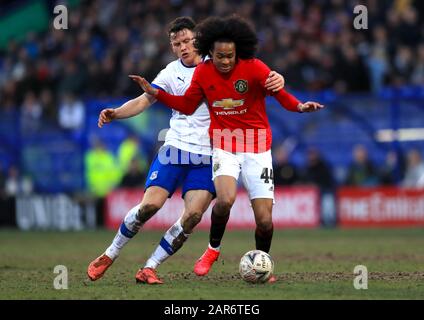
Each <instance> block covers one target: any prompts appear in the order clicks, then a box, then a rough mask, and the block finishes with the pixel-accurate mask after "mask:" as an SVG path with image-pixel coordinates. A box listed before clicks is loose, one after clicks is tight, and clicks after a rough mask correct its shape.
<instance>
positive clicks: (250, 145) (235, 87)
mask: <svg viewBox="0 0 424 320" xmlns="http://www.w3.org/2000/svg"><path fill="white" fill-rule="evenodd" d="M256 45H257V37H256V34H255V32H254V30H253V29H252V27H251V26H250V25H249V24H248V23H247V22H246V21H244V20H243V19H241V18H240V17H237V16H231V17H227V18H216V17H212V18H208V19H206V20H205V21H204V22H202V23H201V24H199V25H198V28H197V34H196V42H195V46H196V48H197V50H198V52H199V54H200V55H202V56H203V57H206V56H208V55H209V56H210V57H211V59H210V60H206V61H205V62H204V63H201V64H199V65H198V66H197V68H196V70H195V73H194V75H193V78H192V82H191V85H190V87H189V88H188V89H187V91H186V93H185V94H184V96H173V95H170V94H168V93H166V92H164V91H162V90H158V89H155V88H153V87H152V86H150V84H149V83H148V82H147V81H146V80H145V79H144V78H142V77H140V76H130V77H131V78H132V79H133V80H134V81H136V82H137V83H138V84H139V85H140V86H141V87H142V88H143V90H144V91H146V92H147V93H149V94H151V95H153V96H155V97H156V98H157V99H158V100H159V101H161V102H163V103H165V104H166V105H168V106H171V107H172V108H173V109H175V110H178V111H180V112H182V113H186V114H191V113H193V112H194V111H195V110H196V108H197V106H198V105H199V102H200V101H201V100H202V99H206V100H207V103H208V109H209V114H210V117H211V124H210V128H209V135H210V138H211V141H212V146H213V151H212V161H213V174H212V176H213V180H214V185H215V189H216V193H217V198H216V202H215V205H214V207H213V209H212V216H211V229H210V235H209V246H208V248H207V250H206V251H205V253H204V254H203V255H202V256H201V257H200V258H199V260H198V261H197V262H196V264H195V267H194V272H195V273H196V274H197V275H199V276H203V275H206V274H207V273H208V272H209V270H210V268H211V266H212V264H213V263H214V262H215V261H216V260H217V259H218V256H219V248H220V244H221V240H222V237H223V235H224V232H225V227H226V224H227V222H228V219H229V216H230V210H231V207H232V205H233V203H234V201H235V198H236V195H237V180H238V178H239V175H240V173H241V175H242V178H243V182H244V186H245V188H246V190H247V191H248V194H249V198H250V200H251V205H252V208H253V211H254V215H255V221H256V230H255V240H256V249H258V250H262V251H265V252H269V250H270V247H271V240H272V235H273V223H272V206H273V200H274V185H273V171H272V157H271V150H270V148H271V140H272V138H271V129H270V125H269V122H268V117H267V115H266V110H265V97H266V96H267V95H273V96H274V97H275V98H276V99H277V100H278V101H279V103H280V104H281V105H282V106H284V107H285V108H286V109H287V110H290V111H293V112H313V111H316V110H319V109H321V108H323V105H321V104H319V103H317V102H306V103H301V102H300V101H299V100H297V99H296V98H295V97H294V96H292V95H291V94H289V93H288V92H286V91H285V90H284V89H282V90H280V91H278V92H276V93H273V92H269V91H267V90H266V89H265V88H264V84H265V81H266V78H267V77H268V74H269V72H270V69H269V68H268V66H266V65H265V64H264V63H263V62H262V61H260V60H259V59H256V58H254V55H255V51H256ZM274 280H275V278H273V279H272V280H271V282H272V281H274Z"/></svg>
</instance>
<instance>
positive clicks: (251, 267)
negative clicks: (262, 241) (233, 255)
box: [239, 250, 274, 283]
mask: <svg viewBox="0 0 424 320" xmlns="http://www.w3.org/2000/svg"><path fill="white" fill-rule="evenodd" d="M239 272H240V276H241V278H242V279H243V280H244V281H246V282H250V283H264V282H266V281H268V279H269V278H270V277H271V276H272V273H273V272H274V261H273V260H272V258H271V256H270V255H269V254H268V253H266V252H264V251H261V250H251V251H249V252H246V253H245V254H244V255H243V257H242V258H241V260H240V265H239Z"/></svg>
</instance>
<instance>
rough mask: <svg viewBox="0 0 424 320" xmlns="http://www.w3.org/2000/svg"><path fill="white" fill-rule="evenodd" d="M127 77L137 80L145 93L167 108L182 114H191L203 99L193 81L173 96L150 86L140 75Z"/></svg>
mask: <svg viewBox="0 0 424 320" xmlns="http://www.w3.org/2000/svg"><path fill="white" fill-rule="evenodd" d="M129 77H130V78H131V79H132V80H134V81H135V82H137V83H138V85H139V86H140V87H141V88H142V89H143V90H144V91H145V92H146V93H148V94H150V95H152V96H153V97H155V98H156V99H157V100H159V101H160V102H162V103H164V104H165V105H167V106H168V107H169V108H172V109H175V110H177V111H179V112H182V113H184V114H188V115H190V114H193V112H194V111H195V110H196V109H197V108H198V106H199V104H200V102H201V101H202V99H203V94H202V91H201V90H200V88H199V87H198V86H196V85H194V84H193V81H192V82H191V85H190V87H189V88H188V89H187V91H186V92H185V94H184V95H183V96H175V95H172V94H169V93H167V92H165V91H163V90H158V89H156V88H154V87H152V86H151V85H150V83H149V82H148V81H147V80H146V79H144V78H142V77H140V76H137V75H129Z"/></svg>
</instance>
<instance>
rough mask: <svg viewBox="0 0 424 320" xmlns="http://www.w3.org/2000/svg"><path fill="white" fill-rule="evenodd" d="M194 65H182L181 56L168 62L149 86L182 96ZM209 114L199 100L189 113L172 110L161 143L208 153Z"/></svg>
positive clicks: (190, 150) (209, 149)
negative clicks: (194, 108)
mask: <svg viewBox="0 0 424 320" xmlns="http://www.w3.org/2000/svg"><path fill="white" fill-rule="evenodd" d="M195 68H196V67H187V66H185V65H184V64H183V63H182V61H181V59H178V60H175V61H173V62H171V63H169V64H168V65H167V66H166V68H165V69H163V70H162V71H161V72H160V73H159V74H158V75H157V77H156V78H155V80H153V81H152V85H153V86H156V87H159V88H160V89H162V90H164V91H166V92H167V93H169V94H173V95H178V96H182V95H184V93H185V92H186V90H187V89H188V87H189V86H190V83H191V78H192V77H193V73H194V70H195ZM210 121H211V120H210V116H209V111H208V107H207V105H206V103H205V102H202V103H201V104H200V106H199V107H198V108H197V110H196V111H195V112H194V113H193V114H192V115H189V116H188V115H185V114H183V113H180V112H178V111H176V110H172V117H171V120H170V121H169V125H170V129H169V130H168V132H167V133H166V137H165V143H164V145H171V146H173V147H176V148H178V149H181V150H184V151H188V152H193V153H198V154H205V155H211V144H210V139H209V132H208V130H209V124H210Z"/></svg>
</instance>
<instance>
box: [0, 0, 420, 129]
mask: <svg viewBox="0 0 424 320" xmlns="http://www.w3.org/2000/svg"><path fill="white" fill-rule="evenodd" d="M47 3H49V4H50V6H54V4H55V3H54V1H47ZM356 4H357V1H349V0H314V1H312V0H303V1H298V0H279V1H277V0H256V1H237V0H196V1H188V0H185V1H184V0H167V1H163V0H145V1H130V0H128V1H125V0H123V1H108V0H94V1H81V2H80V4H79V5H77V6H75V7H72V8H70V9H69V24H68V29H66V30H55V29H54V28H53V25H52V24H51V25H50V27H49V29H48V30H47V31H46V32H45V33H41V34H36V33H31V32H30V33H28V34H27V36H26V39H25V40H24V41H23V42H16V41H14V40H13V39H11V40H10V41H9V43H8V45H7V47H6V48H5V49H4V50H1V51H0V101H1V103H0V107H1V108H15V107H16V106H21V108H22V110H23V112H25V113H26V114H27V115H28V118H29V119H30V122H31V120H32V119H34V118H35V119H37V118H40V117H44V118H47V119H48V118H50V119H52V120H54V121H56V122H58V123H60V124H61V125H62V126H64V127H65V128H67V127H69V126H78V123H79V122H78V121H77V122H76V123H72V124H62V123H61V122H62V121H63V120H62V119H63V118H64V117H63V116H60V115H58V113H59V110H61V109H62V108H64V107H63V105H68V106H69V105H70V103H69V101H73V100H72V99H73V97H80V98H84V97H92V98H99V97H100V98H101V97H105V96H120V97H122V96H128V97H132V96H135V95H138V94H139V93H140V91H139V89H138V88H137V86H135V85H134V84H133V83H132V82H131V81H129V80H128V77H127V75H128V74H130V73H131V74H133V73H138V74H142V75H144V76H145V77H146V78H147V79H149V80H152V79H153V78H154V77H155V76H156V74H157V73H158V72H159V71H160V70H161V69H162V68H163V67H164V66H165V65H166V64H167V63H168V62H170V61H171V60H172V59H174V57H173V55H172V53H171V52H170V48H169V43H168V42H169V41H168V39H167V35H166V25H167V23H168V22H170V21H171V20H172V19H174V18H175V17H177V16H181V15H188V16H192V17H193V18H194V19H195V20H196V21H197V22H199V21H201V20H202V19H204V18H206V17H208V16H211V15H217V16H224V15H227V14H231V13H238V14H239V15H241V16H243V17H245V18H247V19H249V20H251V21H252V22H253V23H254V25H255V27H256V30H257V33H258V37H259V39H260V43H259V51H258V56H259V57H260V58H262V59H263V60H264V61H265V62H266V63H267V64H268V65H269V66H270V67H271V68H272V69H274V70H277V71H279V72H280V73H282V74H283V75H284V76H285V77H286V80H287V85H288V86H289V87H292V88H295V89H302V90H323V89H334V90H336V91H337V92H357V91H366V92H370V91H372V92H378V90H379V89H380V88H381V87H383V86H384V85H388V84H392V85H393V84H394V85H402V84H416V85H424V23H423V21H424V19H422V18H423V17H422V16H421V17H420V13H422V12H424V3H423V2H422V1H418V0H416V1H411V0H388V1H380V0H368V1H362V2H361V4H363V5H366V6H367V9H368V28H369V29H368V30H355V29H354V28H353V19H354V18H355V14H354V13H353V7H354V5H356ZM58 105H59V106H61V107H60V108H59V107H56V106H58ZM75 109H76V111H74V113H75V114H76V115H75V118H76V119H77V120H78V119H80V116H78V114H80V113H81V112H80V111H78V110H79V109H78V106H77V107H76V108H75ZM64 112H65V113H66V112H69V108H68V110H65V111H64Z"/></svg>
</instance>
